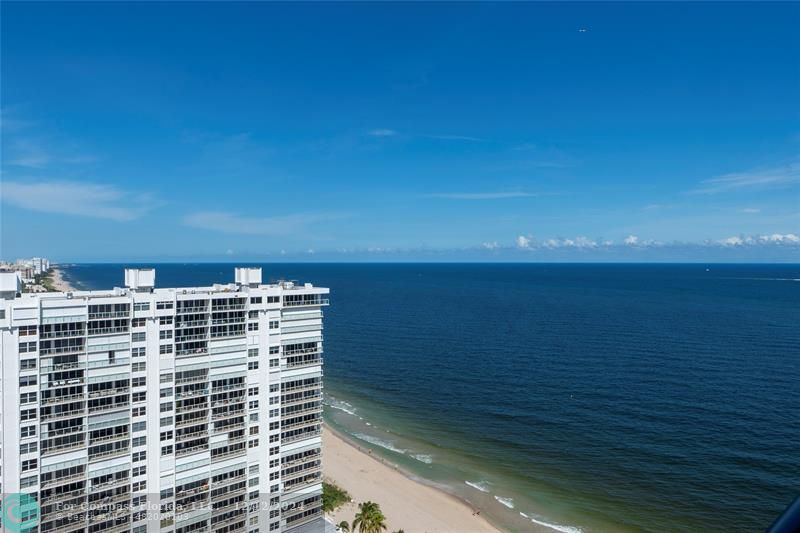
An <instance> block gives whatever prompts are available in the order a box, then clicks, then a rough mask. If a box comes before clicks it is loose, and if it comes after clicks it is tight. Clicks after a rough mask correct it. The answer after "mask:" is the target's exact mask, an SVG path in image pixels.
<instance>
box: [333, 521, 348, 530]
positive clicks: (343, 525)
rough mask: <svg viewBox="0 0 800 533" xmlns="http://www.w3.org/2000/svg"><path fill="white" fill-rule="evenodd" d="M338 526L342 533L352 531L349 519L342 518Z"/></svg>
mask: <svg viewBox="0 0 800 533" xmlns="http://www.w3.org/2000/svg"><path fill="white" fill-rule="evenodd" d="M336 527H338V528H339V531H341V532H342V533H350V524H348V523H347V520H342V521H341V522H339V523H338V524H337V525H336Z"/></svg>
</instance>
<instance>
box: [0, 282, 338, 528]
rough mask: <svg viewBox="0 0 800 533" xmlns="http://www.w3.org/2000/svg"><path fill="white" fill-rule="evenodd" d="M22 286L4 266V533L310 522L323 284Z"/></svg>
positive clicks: (317, 475)
mask: <svg viewBox="0 0 800 533" xmlns="http://www.w3.org/2000/svg"><path fill="white" fill-rule="evenodd" d="M235 279H236V282H235V283H231V284H219V285H214V286H211V287H194V288H173V289H162V288H155V271H154V270H152V269H130V270H126V271H125V285H126V286H125V288H115V289H112V290H104V291H75V292H69V293H43V294H20V293H19V285H18V283H19V282H18V278H17V276H16V274H15V273H0V399H1V400H2V402H1V403H0V424H2V425H1V426H0V492H2V494H3V497H4V498H3V504H4V508H3V514H4V523H5V524H4V525H5V526H6V529H7V530H8V531H12V532H19V531H26V530H28V531H31V532H35V531H39V532H42V533H56V532H58V533H61V532H63V533H67V532H74V531H88V532H100V531H104V532H105V531H108V532H117V531H131V532H134V533H142V532H144V531H168V532H169V531H174V532H175V533H189V532H201V531H208V532H214V533H228V532H235V531H242V532H256V531H258V532H268V531H293V532H294V531H321V530H322V529H323V521H322V502H321V495H322V473H321V438H320V429H321V426H320V425H321V417H322V308H323V307H324V306H325V305H327V304H328V300H327V299H326V295H327V294H328V292H329V291H328V289H324V288H319V287H314V286H312V285H311V284H305V285H300V284H297V283H292V282H278V283H274V284H262V283H261V269H256V268H237V269H236V277H235Z"/></svg>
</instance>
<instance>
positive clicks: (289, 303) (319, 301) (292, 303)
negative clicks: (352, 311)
mask: <svg viewBox="0 0 800 533" xmlns="http://www.w3.org/2000/svg"><path fill="white" fill-rule="evenodd" d="M328 304H329V301H328V299H327V298H315V299H313V300H284V301H283V306H284V307H300V306H306V305H328Z"/></svg>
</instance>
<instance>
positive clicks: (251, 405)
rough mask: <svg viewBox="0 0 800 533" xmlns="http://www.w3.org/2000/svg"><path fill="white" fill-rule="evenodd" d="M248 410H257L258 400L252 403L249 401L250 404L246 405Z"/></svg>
mask: <svg viewBox="0 0 800 533" xmlns="http://www.w3.org/2000/svg"><path fill="white" fill-rule="evenodd" d="M248 408H249V409H258V400H252V401H251V402H250V403H249V404H248Z"/></svg>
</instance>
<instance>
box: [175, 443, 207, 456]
mask: <svg viewBox="0 0 800 533" xmlns="http://www.w3.org/2000/svg"><path fill="white" fill-rule="evenodd" d="M205 451H208V444H207V443H206V444H200V445H197V446H190V447H189V448H183V449H180V450H175V457H183V456H184V455H192V454H193V453H199V452H205Z"/></svg>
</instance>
